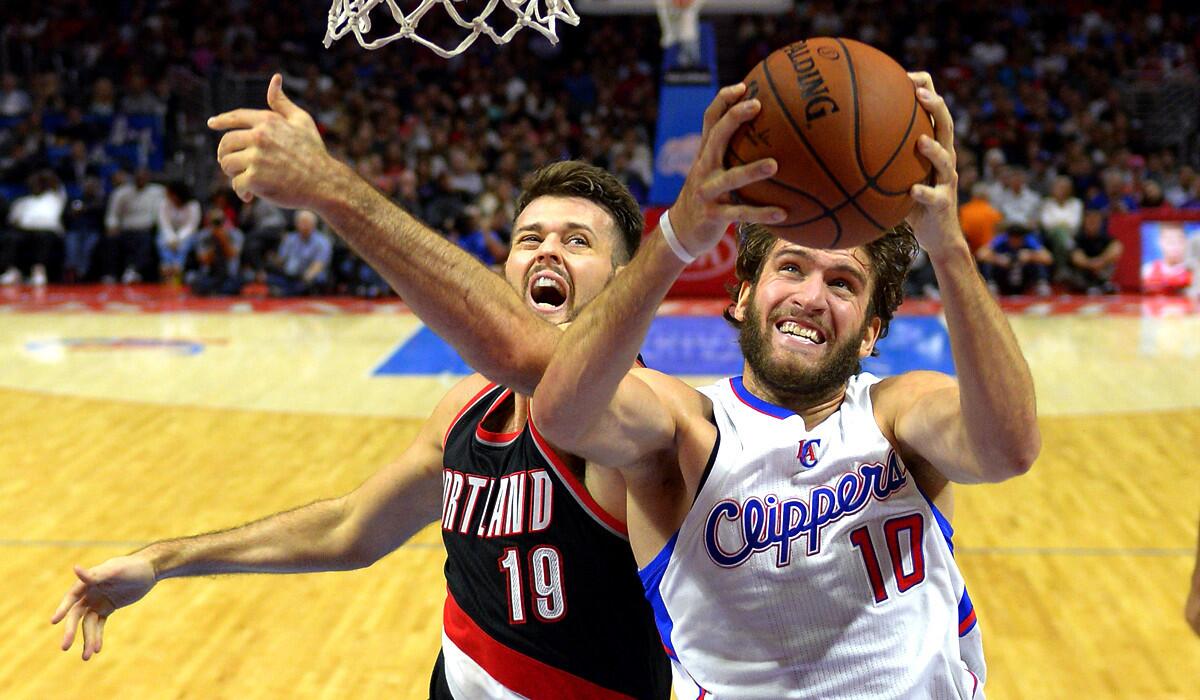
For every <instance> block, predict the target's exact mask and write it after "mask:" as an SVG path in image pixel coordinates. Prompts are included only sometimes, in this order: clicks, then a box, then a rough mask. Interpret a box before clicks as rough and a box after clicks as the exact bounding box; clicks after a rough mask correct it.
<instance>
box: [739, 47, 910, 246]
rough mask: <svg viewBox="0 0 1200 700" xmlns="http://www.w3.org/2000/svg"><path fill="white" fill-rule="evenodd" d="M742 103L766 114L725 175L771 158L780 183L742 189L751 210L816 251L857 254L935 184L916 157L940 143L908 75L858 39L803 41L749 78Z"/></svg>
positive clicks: (744, 131)
mask: <svg viewBox="0 0 1200 700" xmlns="http://www.w3.org/2000/svg"><path fill="white" fill-rule="evenodd" d="M745 83H746V87H747V89H746V94H745V97H744V98H743V99H751V98H755V97H757V98H758V99H759V101H760V102H762V110H761V111H760V112H759V113H758V115H757V116H756V117H755V118H754V119H753V120H752V121H750V122H748V123H746V124H743V125H742V126H741V128H740V129H738V131H737V132H736V133H735V134H734V136H733V138H732V139H731V140H730V142H729V148H728V150H727V151H726V153H725V165H726V167H733V166H737V165H741V164H744V163H752V162H754V161H755V160H758V159H760V158H766V157H774V158H775V160H776V161H777V162H778V163H779V170H778V172H776V173H775V176H774V177H772V178H770V179H767V180H762V181H760V182H756V183H753V184H751V185H748V186H746V187H743V188H741V189H739V190H738V191H737V192H736V193H735V196H736V197H737V198H738V199H739V200H741V201H743V202H746V203H748V204H755V205H774V206H779V207H782V208H784V209H785V210H786V211H787V218H786V219H785V220H784V221H783V222H782V223H780V224H776V225H773V226H771V227H770V228H771V230H772V231H773V232H774V233H775V234H776V235H777V236H779V237H780V238H784V239H787V240H789V241H792V242H794V243H799V244H800V245H804V246H810V247H815V248H852V247H854V246H858V245H862V244H864V243H867V242H869V241H871V240H874V239H875V238H878V237H879V236H880V235H881V234H882V233H883V232H884V231H886V230H887V229H890V228H892V227H893V226H895V225H896V224H899V223H900V222H901V221H903V220H904V217H905V216H906V215H907V214H908V212H909V210H910V209H912V206H913V199H912V197H910V196H909V189H910V188H911V187H912V185H913V184H915V183H918V182H922V181H924V180H926V178H928V177H929V171H930V169H931V167H932V166H931V164H930V163H929V161H928V160H926V159H925V158H924V157H923V156H921V155H919V154H918V152H917V139H918V138H920V136H921V134H926V135H928V136H930V137H932V136H933V125H932V122H931V120H930V118H929V114H928V113H927V112H926V111H925V109H924V108H923V107H921V105H920V104H918V102H917V96H916V90H915V88H914V87H913V84H912V81H911V80H909V78H908V75H907V74H906V72H905V70H904V68H902V67H901V66H900V64H899V63H896V62H895V61H894V60H892V58H891V57H889V56H888V55H887V54H885V53H883V52H882V51H879V50H878V49H875V48H872V47H870V46H868V45H866V44H863V43H861V42H858V41H854V40H852V39H841V38H828V37H821V38H816V39H807V40H804V41H797V42H795V43H793V44H790V45H788V46H785V47H784V48H782V49H779V50H777V51H775V52H774V53H772V54H771V55H770V56H767V57H766V58H765V59H763V61H762V62H760V63H759V64H758V65H757V66H755V67H754V69H753V70H751V71H750V74H749V75H747V76H746V79H745Z"/></svg>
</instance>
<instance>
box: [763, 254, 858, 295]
mask: <svg viewBox="0 0 1200 700" xmlns="http://www.w3.org/2000/svg"><path fill="white" fill-rule="evenodd" d="M789 255H790V256H793V257H797V258H803V259H804V260H807V261H809V262H812V261H814V260H816V256H815V255H813V254H812V253H810V252H808V251H807V250H805V249H804V248H801V247H800V246H796V245H788V246H783V247H782V248H780V249H779V250H777V251H775V253H774V254H773V255H771V259H772V260H777V259H779V258H782V257H785V256H789ZM828 269H830V270H834V271H835V272H843V273H845V274H848V275H850V276H851V277H853V278H854V279H856V280H858V282H859V284H862V285H863V286H866V284H867V276H866V275H865V274H863V271H862V270H860V269H859V268H857V267H855V266H854V265H851V264H850V263H847V262H836V263H833V264H832V265H830V266H829V268H828Z"/></svg>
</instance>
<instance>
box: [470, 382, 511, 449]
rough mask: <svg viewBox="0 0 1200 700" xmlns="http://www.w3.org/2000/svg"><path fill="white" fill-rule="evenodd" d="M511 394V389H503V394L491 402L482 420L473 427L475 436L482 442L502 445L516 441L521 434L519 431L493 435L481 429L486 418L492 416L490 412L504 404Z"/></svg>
mask: <svg viewBox="0 0 1200 700" xmlns="http://www.w3.org/2000/svg"><path fill="white" fill-rule="evenodd" d="M512 393H513V392H512V389H505V390H504V393H502V394H500V397H499V398H498V399H496V400H495V401H493V402H492V405H491V406H490V407H489V408H488V410H487V411H486V412H484V414H483V418H480V419H479V423H477V424H476V425H475V436H476V437H478V438H479V439H480V440H482V441H483V442H486V443H490V444H493V445H504V444H507V443H510V442H512V441H513V440H516V439H517V436H518V435H520V434H521V431H520V430H517V431H516V432H512V433H493V432H492V431H490V430H486V429H484V427H483V423H484V421H486V420H487V419H488V416H490V415H492V412H493V411H495V410H496V407H497V406H499V405H500V404H502V403H504V400H505V399H507V398H508V397H509V396H512Z"/></svg>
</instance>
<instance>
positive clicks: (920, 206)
mask: <svg viewBox="0 0 1200 700" xmlns="http://www.w3.org/2000/svg"><path fill="white" fill-rule="evenodd" d="M911 77H912V79H913V81H914V83H915V86H916V89H917V94H918V98H919V99H920V101H921V103H922V105H923V106H924V107H925V109H926V110H927V111H929V113H930V114H931V115H932V116H933V118H934V122H935V135H936V140H935V139H929V138H926V137H923V138H922V140H921V142H920V144H919V146H918V147H919V149H920V151H921V153H922V154H923V155H924V156H926V157H927V158H929V160H930V161H932V163H933V165H934V168H935V171H936V182H935V184H933V185H929V186H927V185H915V186H914V187H913V188H912V195H913V197H914V199H915V200H916V201H917V205H916V207H915V209H914V210H913V212H912V214H911V215H910V216H909V224H910V225H911V231H910V230H909V229H908V227H898V228H897V229H896V230H893V231H891V232H888V233H887V234H886V235H884V236H883V237H882V238H880V239H879V240H877V241H874V242H872V243H870V244H867V245H865V246H861V247H859V248H854V249H850V250H822V249H812V248H806V247H802V246H799V245H796V244H792V243H787V242H784V241H780V240H778V239H775V238H774V237H773V236H771V234H770V233H769V231H768V230H767V229H765V228H762V227H759V226H745V227H743V237H742V240H741V241H740V243H739V254H738V264H737V272H738V278H739V281H740V283H741V284H740V286H739V288H738V289H737V291H736V293H735V295H734V303H733V304H732V305H731V307H730V310H729V311H728V312H727V314H726V316H727V318H729V319H730V320H731V322H733V323H734V324H735V325H737V326H738V327H739V329H740V338H739V341H740V344H741V346H742V351H743V353H744V355H745V357H746V364H745V368H744V374H743V376H741V377H735V378H732V379H728V380H724V381H722V382H719V383H718V384H716V385H715V386H712V387H708V388H706V389H704V390H702V391H697V390H695V389H692V388H691V387H689V386H688V385H686V384H684V383H683V382H681V381H679V380H676V379H673V378H671V377H668V376H665V375H662V374H659V373H655V372H653V371H650V370H646V369H641V368H639V369H634V370H632V371H627V370H626V369H625V368H627V367H629V366H630V364H631V362H632V359H633V358H634V356H635V355H636V353H637V350H638V348H639V346H640V345H641V343H642V341H643V339H644V337H645V333H646V330H647V328H648V326H649V324H650V321H651V319H652V317H653V315H654V310H655V308H656V307H657V305H658V303H659V301H661V299H662V298H663V296H664V295H665V294H666V292H667V290H668V289H669V288H670V286H671V284H672V283H673V282H674V280H675V278H676V276H677V275H678V274H679V273H680V272H681V271H682V269H683V267H684V266H685V264H686V262H687V261H688V258H690V257H691V255H692V254H698V253H701V252H704V251H707V250H708V249H710V248H711V247H713V246H714V245H715V244H716V243H717V242H718V240H719V239H720V237H721V235H722V233H723V231H724V229H725V228H726V226H727V225H728V223H729V222H730V221H731V220H735V219H736V218H737V217H738V208H737V204H736V202H734V201H732V199H731V198H730V196H729V194H728V193H729V192H731V191H732V190H734V189H736V188H737V187H738V186H739V184H740V182H741V181H744V180H745V179H748V178H750V177H753V176H755V175H761V174H762V173H767V174H770V173H771V172H773V170H774V169H775V164H774V163H767V164H765V165H764V164H761V163H759V164H753V165H750V166H743V167H739V168H731V169H728V170H726V169H724V168H723V166H722V163H721V161H722V155H723V154H724V152H725V148H726V145H727V143H728V140H729V137H730V135H731V134H732V133H733V131H734V130H735V129H736V128H737V124H738V121H739V120H740V119H741V117H742V115H743V114H744V113H747V112H750V111H753V110H755V109H756V105H755V102H756V101H755V100H753V99H746V100H744V101H742V96H743V95H744V94H745V88H744V86H734V87H733V88H727V89H725V90H723V91H722V92H721V93H720V94H719V95H718V98H717V100H715V101H714V103H713V105H712V106H711V107H710V108H709V111H708V113H706V115H705V128H704V135H703V137H702V146H701V151H700V154H699V156H698V158H697V160H696V162H695V164H694V165H693V168H692V171H691V172H690V173H689V175H688V179H687V182H686V183H685V185H684V191H683V193H682V194H681V195H680V198H679V199H678V200H677V201H676V203H675V205H674V206H672V208H671V210H670V211H669V213H668V215H666V216H664V219H666V218H668V217H669V221H668V223H666V224H665V226H660V230H661V232H662V235H660V236H654V237H651V238H650V239H648V240H647V241H646V242H645V244H644V245H643V247H642V252H641V253H640V254H639V255H638V256H637V257H636V258H635V259H634V260H633V261H632V262H631V263H630V265H629V267H627V268H626V270H625V271H624V272H623V273H622V274H621V275H619V276H618V277H617V278H616V279H615V280H614V282H613V283H612V284H611V285H610V286H609V287H608V289H607V290H606V291H605V292H604V293H603V294H602V295H601V296H600V297H599V298H598V299H597V301H595V302H594V303H593V304H592V305H591V306H589V307H588V309H586V310H585V311H584V313H583V314H582V315H581V317H580V318H579V319H578V320H577V321H576V322H575V323H574V324H573V325H572V326H571V327H570V328H569V329H568V330H567V333H566V335H565V336H564V337H563V340H562V342H560V343H558V344H557V348H556V350H555V355H554V358H553V360H552V361H551V363H550V366H549V367H548V368H547V369H546V373H545V375H544V376H543V378H542V381H541V383H540V384H539V385H538V389H537V392H536V394H535V396H534V400H533V402H532V403H531V406H532V411H533V414H534V419H535V420H536V422H537V424H538V426H539V428H540V429H541V430H542V432H543V433H544V434H545V435H546V436H547V437H548V438H549V439H551V440H553V441H554V442H555V444H558V445H561V446H563V447H564V449H568V450H569V451H571V452H573V453H575V454H580V455H583V456H585V457H587V458H588V459H589V460H592V461H594V462H597V463H600V464H624V465H629V466H626V467H623V468H622V472H623V476H624V479H625V483H626V487H627V492H628V498H629V502H628V507H627V513H628V518H629V534H630V543H631V545H632V546H633V550H634V556H635V558H636V559H637V561H638V564H639V567H640V568H641V574H642V580H643V584H644V586H645V588H646V593H647V596H648V597H649V598H650V600H651V604H652V607H654V609H655V611H656V618H657V623H658V626H659V631H660V633H661V635H662V637H663V641H664V644H665V645H666V646H667V649H668V652H669V653H670V655H671V656H672V658H673V659H674V660H675V662H676V664H677V679H680V680H681V681H684V682H687V683H694V686H695V687H694V689H693V693H692V694H690V695H688V694H686V693H684V692H681V690H680V688H681V686H682V683H681V685H680V686H677V690H676V693H677V695H678V696H679V697H681V698H686V697H696V698H708V697H716V698H727V697H728V698H923V699H924V698H972V697H974V698H979V697H982V694H983V693H982V685H983V680H984V676H985V671H984V665H983V656H982V648H981V644H980V640H979V628H978V625H976V624H975V620H974V615H973V611H972V610H971V604H970V599H969V598H968V597H967V594H966V587H965V585H964V582H963V578H962V576H961V574H960V572H959V570H958V567H957V566H956V565H955V563H954V559H953V550H952V548H951V545H950V534H951V529H950V525H949V522H948V521H947V520H946V519H945V518H944V517H943V515H942V514H946V515H949V514H950V511H951V506H952V503H951V494H950V487H949V485H950V483H951V482H966V483H978V482H989V481H1000V480H1002V479H1006V478H1009V477H1012V476H1015V475H1018V474H1021V473H1023V472H1025V471H1027V470H1028V469H1029V468H1030V466H1031V465H1032V463H1033V461H1034V459H1035V458H1036V456H1037V454H1038V452H1039V450H1040V446H1041V439H1040V434H1039V432H1038V427H1037V422H1036V407H1035V403H1034V396H1033V382H1032V378H1031V376H1030V373H1029V369H1028V367H1027V365H1026V363H1025V360H1024V358H1023V357H1022V355H1021V352H1020V349H1019V347H1018V346H1017V343H1016V340H1015V338H1014V337H1013V334H1012V331H1011V329H1010V328H1009V326H1008V323H1007V321H1006V320H1005V319H1004V316H1003V314H1002V313H1001V311H1000V309H999V308H998V307H997V305H996V303H995V302H994V301H993V300H992V298H991V297H990V296H989V294H988V292H987V289H986V287H985V286H984V284H983V282H982V280H981V279H980V277H979V275H978V272H977V271H976V268H975V264H974V261H973V259H972V256H971V251H970V250H969V249H968V247H967V244H966V241H965V239H964V237H963V234H962V232H961V230H960V228H959V226H958V220H957V206H956V201H955V200H956V189H957V180H958V178H957V173H956V171H955V155H954V139H953V133H954V132H953V124H952V122H951V118H950V114H949V110H948V109H947V107H946V104H945V102H944V101H943V100H942V99H941V98H940V97H938V96H937V94H936V93H935V92H934V90H933V85H932V82H931V81H930V78H929V76H928V75H927V74H924V73H920V74H912V75H911ZM671 223H674V225H675V228H674V231H672V229H671V226H670V224H671ZM914 234H915V241H919V242H920V244H921V245H922V247H923V248H924V249H925V250H926V252H927V253H928V255H929V258H930V260H931V261H932V263H933V266H934V270H935V273H936V274H937V277H938V282H939V286H940V288H941V290H942V295H943V302H944V309H945V316H946V325H947V328H948V330H949V334H950V342H951V348H952V352H953V355H954V360H955V365H956V369H957V373H958V380H957V381H956V380H955V379H954V378H952V377H949V376H947V375H944V374H940V373H936V372H909V373H905V374H901V375H898V376H895V377H890V378H887V379H883V380H879V379H878V378H876V377H873V376H871V375H869V374H863V373H861V369H860V361H861V359H862V358H865V357H867V356H869V355H871V354H872V353H874V351H875V343H876V341H877V340H879V338H881V337H882V336H883V335H884V334H885V333H886V332H887V325H888V322H889V321H890V320H891V318H892V314H893V312H894V311H895V309H896V307H897V306H898V305H899V303H900V301H901V284H902V281H903V278H904V274H905V272H906V270H907V267H908V264H909V263H910V262H911V259H912V256H913V254H914V253H915V252H916V247H915V241H914Z"/></svg>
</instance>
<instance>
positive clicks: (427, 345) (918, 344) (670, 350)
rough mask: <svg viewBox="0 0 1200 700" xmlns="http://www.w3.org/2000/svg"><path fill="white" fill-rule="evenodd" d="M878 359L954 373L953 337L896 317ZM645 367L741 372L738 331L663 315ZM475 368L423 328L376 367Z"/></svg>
mask: <svg viewBox="0 0 1200 700" xmlns="http://www.w3.org/2000/svg"><path fill="white" fill-rule="evenodd" d="M879 353H880V356H879V357H872V358H868V359H867V360H866V361H865V362H863V368H864V369H865V370H867V371H868V372H872V373H874V374H877V375H880V376H889V375H893V374H899V373H901V372H907V371H909V370H914V369H930V370H936V371H939V372H945V373H946V374H954V361H953V359H952V358H951V356H950V336H949V335H947V334H946V328H945V326H943V325H942V322H941V320H939V319H938V318H937V317H934V316H902V317H900V318H896V319H893V320H892V325H891V329H890V332H889V334H888V337H886V338H884V339H883V340H882V341H880V343H879ZM642 356H643V357H644V358H645V360H646V365H647V366H649V367H652V368H654V369H657V370H660V371H662V372H666V373H667V374H677V375H693V376H694V375H720V376H724V375H737V374H741V373H742V354H741V351H740V350H739V349H738V345H737V331H736V330H734V329H733V328H732V327H731V326H730V325H729V324H727V323H726V322H725V321H724V319H721V318H717V317H713V316H660V317H658V318H656V319H654V323H652V324H651V326H650V332H649V333H648V334H647V336H646V343H645V344H644V345H643V347H642ZM470 372H471V370H470V369H469V368H468V367H467V364H466V363H465V362H463V361H462V358H460V357H459V356H458V353H456V352H454V350H453V349H451V348H450V346H449V345H447V344H446V343H445V342H443V341H442V339H441V338H439V337H438V336H437V335H436V334H435V333H434V332H433V331H431V330H429V329H428V328H421V329H420V330H419V331H417V333H415V334H414V335H413V336H412V337H411V338H409V339H408V340H406V341H405V342H404V343H402V344H401V345H400V347H398V348H397V349H396V350H395V351H393V352H392V354H391V355H390V356H389V357H388V358H387V359H386V360H384V361H383V362H382V363H380V365H379V366H378V367H376V368H375V371H374V372H373V374H374V375H375V376H413V375H416V376H426V375H435V374H460V375H465V374H470Z"/></svg>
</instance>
